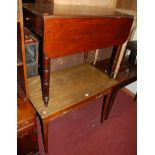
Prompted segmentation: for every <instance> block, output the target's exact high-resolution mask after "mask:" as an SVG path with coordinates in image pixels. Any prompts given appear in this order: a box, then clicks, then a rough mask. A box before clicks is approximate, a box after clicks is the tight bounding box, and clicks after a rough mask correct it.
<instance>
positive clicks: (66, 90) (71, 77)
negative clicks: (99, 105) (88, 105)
mask: <svg viewBox="0 0 155 155" xmlns="http://www.w3.org/2000/svg"><path fill="white" fill-rule="evenodd" d="M28 82H29V84H28V96H29V99H30V101H31V102H32V104H33V105H34V107H35V108H36V110H37V112H38V113H39V115H40V117H41V118H45V117H48V116H50V117H51V118H52V116H53V117H56V116H58V115H59V114H61V113H63V112H65V111H67V110H69V109H71V108H73V107H76V106H78V105H80V103H82V102H84V101H86V100H89V99H91V98H93V97H95V96H96V97H97V96H98V95H103V94H106V93H108V91H109V90H110V89H111V88H112V87H114V86H115V85H116V84H117V82H116V81H115V80H113V79H110V78H109V77H108V76H107V75H106V74H104V73H103V72H101V71H99V70H98V69H96V68H95V67H93V66H92V65H90V64H84V65H79V66H75V67H71V68H68V69H64V70H61V71H56V72H53V73H50V88H49V102H48V107H45V106H44V102H43V99H42V91H41V80H40V76H35V77H32V78H29V79H28Z"/></svg>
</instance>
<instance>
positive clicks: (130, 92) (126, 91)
mask: <svg viewBox="0 0 155 155" xmlns="http://www.w3.org/2000/svg"><path fill="white" fill-rule="evenodd" d="M122 90H123V91H124V92H125V93H126V94H127V95H129V96H131V97H133V98H134V97H135V95H136V94H135V93H133V92H132V91H131V90H129V89H127V88H122Z"/></svg>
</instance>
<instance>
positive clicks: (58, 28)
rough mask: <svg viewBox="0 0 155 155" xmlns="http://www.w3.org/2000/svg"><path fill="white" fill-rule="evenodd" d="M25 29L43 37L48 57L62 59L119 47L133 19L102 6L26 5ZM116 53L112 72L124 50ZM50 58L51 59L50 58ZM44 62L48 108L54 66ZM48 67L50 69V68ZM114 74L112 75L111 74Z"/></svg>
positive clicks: (44, 51) (118, 50)
mask: <svg viewBox="0 0 155 155" xmlns="http://www.w3.org/2000/svg"><path fill="white" fill-rule="evenodd" d="M23 12H24V21H25V26H27V27H28V28H29V29H31V30H32V31H33V32H35V33H37V34H39V35H40V36H42V39H43V53H44V55H46V58H44V60H46V59H48V58H54V57H62V56H66V55H70V54H75V53H78V52H83V51H85V52H87V51H89V50H93V49H97V48H104V47H111V46H118V47H121V45H122V44H123V43H124V42H125V40H126V39H127V37H128V35H129V32H130V28H131V26H132V22H133V18H132V16H129V15H124V14H121V13H118V12H115V11H113V10H109V9H108V10H106V9H105V8H101V7H92V6H85V7H80V6H72V5H52V4H51V5H50V4H25V5H24V8H23ZM116 51H117V52H115V56H114V60H113V62H112V65H111V73H112V72H113V70H114V66H115V63H116V62H117V59H118V55H119V52H120V48H118V49H117V50H116ZM47 57H48V58H47ZM47 64H49V63H48V62H46V61H44V63H43V66H44V67H43V68H44V69H45V70H46V71H44V72H43V73H44V76H43V80H42V81H43V98H44V102H45V105H48V100H49V99H48V92H49V75H48V74H49V71H48V70H50V66H47ZM47 68H48V69H47ZM111 75H112V74H111Z"/></svg>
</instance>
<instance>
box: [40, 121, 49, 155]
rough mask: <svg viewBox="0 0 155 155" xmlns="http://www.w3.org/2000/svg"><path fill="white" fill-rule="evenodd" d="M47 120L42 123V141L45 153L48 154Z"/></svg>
mask: <svg viewBox="0 0 155 155" xmlns="http://www.w3.org/2000/svg"><path fill="white" fill-rule="evenodd" d="M48 122H49V120H48V119H43V121H42V131H43V141H44V149H45V152H46V153H48Z"/></svg>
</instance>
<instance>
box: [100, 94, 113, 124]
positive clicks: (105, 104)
mask: <svg viewBox="0 0 155 155" xmlns="http://www.w3.org/2000/svg"><path fill="white" fill-rule="evenodd" d="M110 98H111V92H109V93H108V94H107V95H105V96H104V98H103V103H102V111H101V123H103V119H104V117H105V115H106V111H107V107H108V105H109V102H110Z"/></svg>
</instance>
